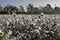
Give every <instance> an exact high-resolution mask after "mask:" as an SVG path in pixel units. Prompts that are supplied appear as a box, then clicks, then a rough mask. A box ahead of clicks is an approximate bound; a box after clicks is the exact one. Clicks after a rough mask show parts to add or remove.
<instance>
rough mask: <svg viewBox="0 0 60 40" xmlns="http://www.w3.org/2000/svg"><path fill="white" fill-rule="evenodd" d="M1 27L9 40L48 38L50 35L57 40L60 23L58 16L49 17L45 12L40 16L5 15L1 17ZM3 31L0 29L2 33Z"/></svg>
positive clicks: (43, 39)
mask: <svg viewBox="0 0 60 40" xmlns="http://www.w3.org/2000/svg"><path fill="white" fill-rule="evenodd" d="M0 28H1V29H2V30H3V32H5V33H6V36H7V37H8V39H9V40H45V39H46V40H48V37H49V39H50V40H54V39H56V40H57V39H58V38H57V34H58V33H59V32H60V24H59V23H58V22H57V21H56V18H55V17H50V18H48V17H47V16H46V15H45V14H43V13H41V14H39V17H37V16H35V15H31V16H29V15H28V16H27V15H25V14H24V16H22V15H17V14H12V15H9V16H4V17H2V18H1V19H0ZM3 32H2V31H1V30H0V33H2V34H3ZM58 37H59V36H58Z"/></svg>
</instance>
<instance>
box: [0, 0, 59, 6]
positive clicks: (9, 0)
mask: <svg viewBox="0 0 60 40" xmlns="http://www.w3.org/2000/svg"><path fill="white" fill-rule="evenodd" d="M29 3H30V4H33V5H34V6H36V7H39V6H46V4H51V6H52V7H55V4H56V5H57V6H59V7H60V0H0V5H2V6H6V5H8V4H9V5H14V6H17V7H19V6H20V5H22V6H23V7H26V5H28V4H29Z"/></svg>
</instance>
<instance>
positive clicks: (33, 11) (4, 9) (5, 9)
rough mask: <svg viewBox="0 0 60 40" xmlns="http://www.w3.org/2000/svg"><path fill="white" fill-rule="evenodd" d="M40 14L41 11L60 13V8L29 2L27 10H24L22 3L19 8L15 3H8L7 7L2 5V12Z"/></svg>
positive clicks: (0, 9) (0, 11)
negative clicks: (36, 5)
mask: <svg viewBox="0 0 60 40" xmlns="http://www.w3.org/2000/svg"><path fill="white" fill-rule="evenodd" d="M13 12H14V13H16V14H40V13H41V12H42V13H44V14H60V8H59V7H58V6H55V7H54V8H52V6H51V5H50V4H47V5H46V6H45V7H42V6H40V7H39V8H38V7H34V6H33V4H28V5H27V6H26V10H24V7H23V6H22V5H20V6H19V8H17V7H16V6H13V5H7V6H5V7H2V6H1V5H0V14H12V13H13Z"/></svg>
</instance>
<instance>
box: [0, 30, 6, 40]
mask: <svg viewBox="0 0 60 40" xmlns="http://www.w3.org/2000/svg"><path fill="white" fill-rule="evenodd" d="M0 40H7V37H6V35H5V34H4V33H3V32H2V30H0Z"/></svg>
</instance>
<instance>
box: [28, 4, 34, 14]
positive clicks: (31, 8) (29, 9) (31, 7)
mask: <svg viewBox="0 0 60 40" xmlns="http://www.w3.org/2000/svg"><path fill="white" fill-rule="evenodd" d="M33 8H34V7H33V4H28V6H27V12H28V13H32V10H33Z"/></svg>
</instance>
